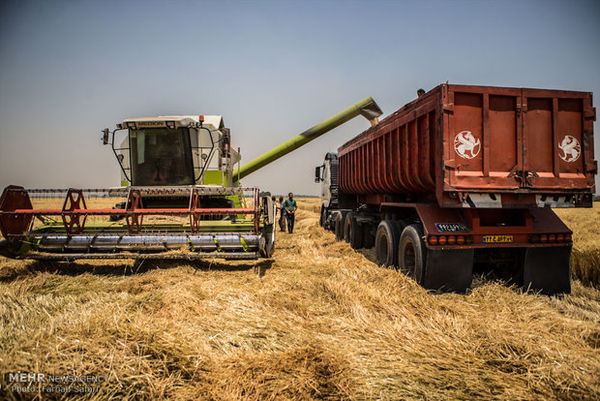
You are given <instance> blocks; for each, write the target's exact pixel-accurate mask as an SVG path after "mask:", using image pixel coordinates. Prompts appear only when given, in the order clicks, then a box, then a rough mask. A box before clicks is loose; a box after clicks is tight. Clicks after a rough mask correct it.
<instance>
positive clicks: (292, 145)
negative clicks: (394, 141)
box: [233, 96, 382, 181]
mask: <svg viewBox="0 0 600 401" xmlns="http://www.w3.org/2000/svg"><path fill="white" fill-rule="evenodd" d="M381 114H382V111H381V109H380V108H379V106H378V105H377V103H375V101H374V100H373V98H372V97H370V96H369V97H367V98H365V99H363V100H361V101H360V102H358V103H356V104H354V105H352V106H350V107H348V108H347V109H346V110H344V111H342V112H340V113H338V114H336V115H335V116H333V117H330V118H329V119H327V120H325V121H323V122H322V123H320V124H317V125H315V126H314V127H312V128H309V129H307V130H306V131H304V132H302V133H301V134H298V135H296V136H295V137H293V138H292V139H290V140H288V141H286V142H284V143H282V144H281V145H279V146H277V147H275V148H273V149H271V150H270V151H268V152H266V153H265V154H263V155H261V156H259V157H257V158H256V159H254V160H252V161H250V162H248V163H246V164H244V165H243V166H242V167H240V168H239V169H238V170H237V171H236V172H235V173H234V174H233V180H234V181H238V180H240V179H242V178H244V177H246V176H247V175H248V174H251V173H253V172H254V171H256V170H258V169H260V168H261V167H264V166H266V165H267V164H269V163H271V162H274V161H275V160H277V159H279V158H280V157H282V156H284V155H286V154H288V153H290V152H291V151H293V150H295V149H298V148H299V147H300V146H302V145H304V144H306V143H308V142H310V141H312V140H313V139H316V138H318V137H320V136H321V135H323V134H325V133H327V132H329V131H331V130H332V129H334V128H336V127H339V126H340V125H342V124H344V123H345V122H347V121H349V120H351V119H353V118H354V117H356V116H358V115H361V116H363V117H365V118H366V119H367V120H369V121H370V122H371V124H372V125H375V124H377V118H378V117H379V116H380V115H381Z"/></svg>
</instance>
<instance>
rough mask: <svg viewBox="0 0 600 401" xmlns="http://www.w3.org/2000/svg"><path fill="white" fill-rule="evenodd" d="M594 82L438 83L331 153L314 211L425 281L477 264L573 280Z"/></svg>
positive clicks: (462, 280)
mask: <svg viewBox="0 0 600 401" xmlns="http://www.w3.org/2000/svg"><path fill="white" fill-rule="evenodd" d="M594 120H595V109H594V108H593V106H592V94H591V93H589V92H574V91H562V90H547V89H528V88H500V87H489V86H466V85H451V84H442V85H439V86H438V87H436V88H434V89H432V90H431V91H429V92H428V93H426V94H424V95H422V96H420V97H419V98H417V99H416V100H414V101H413V102H411V103H409V104H407V105H406V106H404V107H402V108H401V109H400V110H398V111H396V112H395V113H393V114H391V115H390V116H388V117H386V118H385V119H383V120H382V121H381V122H380V123H379V124H378V125H376V126H373V127H371V128H370V129H368V130H367V131H365V132H363V133H361V134H360V135H358V136H356V137H355V138H353V139H352V140H350V141H349V142H347V143H345V144H344V145H342V146H341V147H340V148H339V149H338V154H337V155H336V154H333V153H328V154H327V156H326V158H325V163H324V164H323V165H322V166H319V167H317V177H316V178H317V180H318V181H319V182H322V183H323V184H322V186H323V191H322V198H323V202H322V213H321V223H322V224H323V225H324V226H326V227H329V228H333V229H335V231H336V233H337V237H338V239H342V238H344V239H346V240H347V241H348V242H350V243H351V245H352V246H353V247H354V248H361V247H370V246H373V245H375V247H376V254H377V259H378V262H379V263H380V264H382V265H389V266H396V267H398V268H400V269H402V270H403V271H404V272H405V273H407V274H408V275H410V276H412V277H414V278H415V279H416V280H417V281H418V282H419V283H421V284H422V285H423V286H425V287H426V288H430V289H445V290H457V291H463V290H465V289H466V288H468V287H469V286H470V284H471V277H472V272H473V269H474V268H475V269H476V270H490V268H493V269H494V271H495V273H496V274H497V275H499V276H500V277H502V278H507V279H510V280H512V281H513V282H518V283H520V284H522V285H523V286H525V287H529V288H534V289H539V290H542V291H543V292H545V293H558V292H569V291H570V262H569V260H570V253H571V234H572V233H571V231H570V230H569V229H568V227H567V226H566V225H565V224H564V223H563V222H562V221H561V220H560V219H559V218H558V217H557V216H556V214H555V213H554V212H553V211H552V209H551V208H552V207H591V206H592V194H593V191H594V176H595V174H596V172H597V163H596V161H595V160H594V145H593V122H594Z"/></svg>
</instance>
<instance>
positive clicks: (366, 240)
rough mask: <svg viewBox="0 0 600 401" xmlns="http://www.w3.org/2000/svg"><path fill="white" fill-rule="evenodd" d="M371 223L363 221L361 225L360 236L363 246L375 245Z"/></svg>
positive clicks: (371, 246)
mask: <svg viewBox="0 0 600 401" xmlns="http://www.w3.org/2000/svg"><path fill="white" fill-rule="evenodd" d="M372 229H373V225H372V224H369V223H365V224H363V225H362V237H363V247H365V248H367V249H368V248H373V245H375V236H374V235H373V233H372V231H371V230H372Z"/></svg>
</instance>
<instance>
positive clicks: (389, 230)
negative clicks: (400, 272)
mask: <svg viewBox="0 0 600 401" xmlns="http://www.w3.org/2000/svg"><path fill="white" fill-rule="evenodd" d="M399 236H400V235H399V229H398V224H397V223H396V222H394V221H393V220H382V221H381V222H380V223H379V225H378V226H377V233H376V234H375V255H376V257H377V264H379V265H380V266H393V267H396V266H397V262H396V261H397V254H398V237H399Z"/></svg>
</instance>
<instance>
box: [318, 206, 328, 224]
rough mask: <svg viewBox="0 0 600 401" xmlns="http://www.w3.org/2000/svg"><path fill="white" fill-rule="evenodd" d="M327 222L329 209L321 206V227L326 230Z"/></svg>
mask: <svg viewBox="0 0 600 401" xmlns="http://www.w3.org/2000/svg"><path fill="white" fill-rule="evenodd" d="M326 220H327V209H326V208H325V206H324V205H321V218H320V219H319V225H320V226H321V227H323V228H325V221H326Z"/></svg>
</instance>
